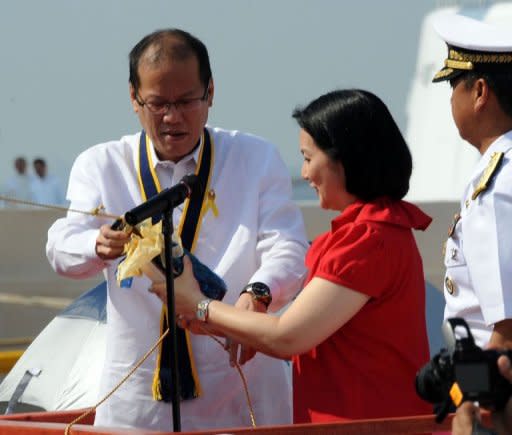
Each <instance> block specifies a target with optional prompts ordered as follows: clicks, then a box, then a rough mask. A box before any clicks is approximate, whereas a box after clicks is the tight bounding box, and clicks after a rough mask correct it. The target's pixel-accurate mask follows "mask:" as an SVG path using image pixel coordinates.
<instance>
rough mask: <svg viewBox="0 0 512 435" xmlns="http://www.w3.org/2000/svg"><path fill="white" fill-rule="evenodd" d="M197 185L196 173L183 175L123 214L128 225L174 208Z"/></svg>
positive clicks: (133, 224)
mask: <svg viewBox="0 0 512 435" xmlns="http://www.w3.org/2000/svg"><path fill="white" fill-rule="evenodd" d="M198 185H199V182H198V180H197V175H194V174H189V175H185V176H184V177H183V178H182V179H181V181H180V182H179V183H178V184H176V185H175V186H173V187H169V188H167V189H164V190H162V191H161V192H160V193H159V194H158V195H155V196H153V197H152V198H150V199H148V200H147V201H146V202H144V203H142V204H141V205H138V206H137V207H135V208H132V209H131V210H130V211H127V212H126V213H125V215H124V220H125V222H126V223H127V224H128V225H131V226H135V225H137V224H138V223H139V222H142V221H143V220H145V219H147V218H148V217H153V216H155V215H158V214H161V213H163V212H164V211H165V210H168V209H170V208H174V207H176V206H177V205H179V204H181V203H182V202H183V201H185V199H187V198H188V197H189V196H190V195H191V194H192V192H193V191H194V189H196V188H197V187H198Z"/></svg>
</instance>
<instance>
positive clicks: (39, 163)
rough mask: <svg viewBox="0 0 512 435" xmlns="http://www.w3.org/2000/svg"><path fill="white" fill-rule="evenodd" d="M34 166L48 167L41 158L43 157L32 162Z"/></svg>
mask: <svg viewBox="0 0 512 435" xmlns="http://www.w3.org/2000/svg"><path fill="white" fill-rule="evenodd" d="M32 163H33V164H34V165H42V166H46V160H45V159H43V158H41V157H37V158H35V159H34V161H33V162H32Z"/></svg>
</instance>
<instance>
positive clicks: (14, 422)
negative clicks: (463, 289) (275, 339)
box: [0, 410, 490, 435]
mask: <svg viewBox="0 0 512 435" xmlns="http://www.w3.org/2000/svg"><path fill="white" fill-rule="evenodd" d="M81 414H82V411H80V410H78V411H61V412H33V413H26V414H11V415H3V416H0V434H2V435H11V434H12V435H14V434H16V435H35V434H40V435H55V434H63V433H64V430H65V428H66V425H67V424H69V423H70V422H71V421H73V420H74V419H75V418H76V417H78V416H79V415H81ZM452 417H453V416H452V415H449V416H448V417H447V418H446V419H445V421H443V423H441V424H438V423H436V422H435V421H434V416H432V415H420V416H415V417H398V418H387V419H374V420H355V421H349V422H340V423H324V424H297V425H290V426H262V427H258V428H254V429H252V428H226V429H215V430H213V431H212V430H208V431H195V432H181V434H183V435H187V434H190V435H191V434H194V435H207V434H208V435H211V434H233V435H249V434H251V435H252V434H255V435H264V434H265V435H299V434H308V435H369V434H372V435H375V434H378V435H419V434H436V435H441V434H449V433H451V431H450V428H451V420H452ZM483 420H484V424H487V425H490V416H489V414H488V413H485V412H484V413H483ZM93 421H94V414H91V415H89V416H87V417H86V419H84V420H83V421H81V422H80V424H76V425H74V426H73V427H72V430H71V431H70V434H73V435H78V434H84V435H85V434H88V435H91V434H94V435H114V434H117V435H136V434H156V433H160V434H163V433H167V434H171V433H173V432H155V431H148V430H139V429H116V428H101V427H93V426H91V425H92V423H93Z"/></svg>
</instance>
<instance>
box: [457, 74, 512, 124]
mask: <svg viewBox="0 0 512 435" xmlns="http://www.w3.org/2000/svg"><path fill="white" fill-rule="evenodd" d="M458 78H460V79H462V80H464V86H465V87H466V89H470V88H471V87H472V86H473V85H474V84H475V82H476V81H477V80H478V79H480V78H482V79H484V80H485V81H486V83H487V85H488V86H489V89H490V90H491V91H492V92H493V94H494V95H496V99H497V100H498V103H499V105H500V107H501V110H503V112H505V114H507V115H508V116H509V117H511V118H512V71H508V72H478V71H468V72H466V73H464V74H463V75H462V76H459V77H458ZM450 84H452V83H451V82H450ZM452 87H453V85H452Z"/></svg>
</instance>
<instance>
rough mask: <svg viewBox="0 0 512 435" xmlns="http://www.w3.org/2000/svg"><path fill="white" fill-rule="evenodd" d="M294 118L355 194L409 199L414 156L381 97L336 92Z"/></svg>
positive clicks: (363, 197)
mask: <svg viewBox="0 0 512 435" xmlns="http://www.w3.org/2000/svg"><path fill="white" fill-rule="evenodd" d="M293 117H294V118H295V119H296V120H297V122H298V123H299V125H300V127H301V128H303V129H304V130H305V131H306V132H307V133H308V134H309V135H310V136H311V137H312V138H313V140H314V141H315V143H316V145H317V146H318V147H319V148H320V149H321V150H322V151H323V152H325V153H326V154H327V156H328V157H329V158H330V159H331V160H333V161H335V162H341V164H342V165H343V168H344V170H345V177H346V189H347V191H348V192H349V193H351V194H353V195H355V196H357V197H358V198H359V199H361V200H363V201H371V200H373V199H376V198H378V197H381V196H387V197H389V198H392V199H401V198H403V197H404V196H405V194H406V193H407V191H408V190H409V179H410V177H411V172H412V158H411V153H410V151H409V148H408V147H407V144H406V143H405V140H404V138H403V136H402V134H401V133H400V130H399V129H398V126H397V125H396V123H395V121H394V119H393V117H392V116H391V113H390V112H389V110H388V108H387V107H386V105H385V104H384V103H383V102H382V101H381V100H380V99H379V98H378V97H377V96H375V95H374V94H372V93H370V92H367V91H363V90H359V89H349V90H340V91H333V92H329V93H327V94H325V95H322V96H321V97H319V98H317V99H315V100H314V101H312V102H311V103H309V104H308V105H307V106H306V107H304V108H298V109H295V111H294V112H293Z"/></svg>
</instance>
